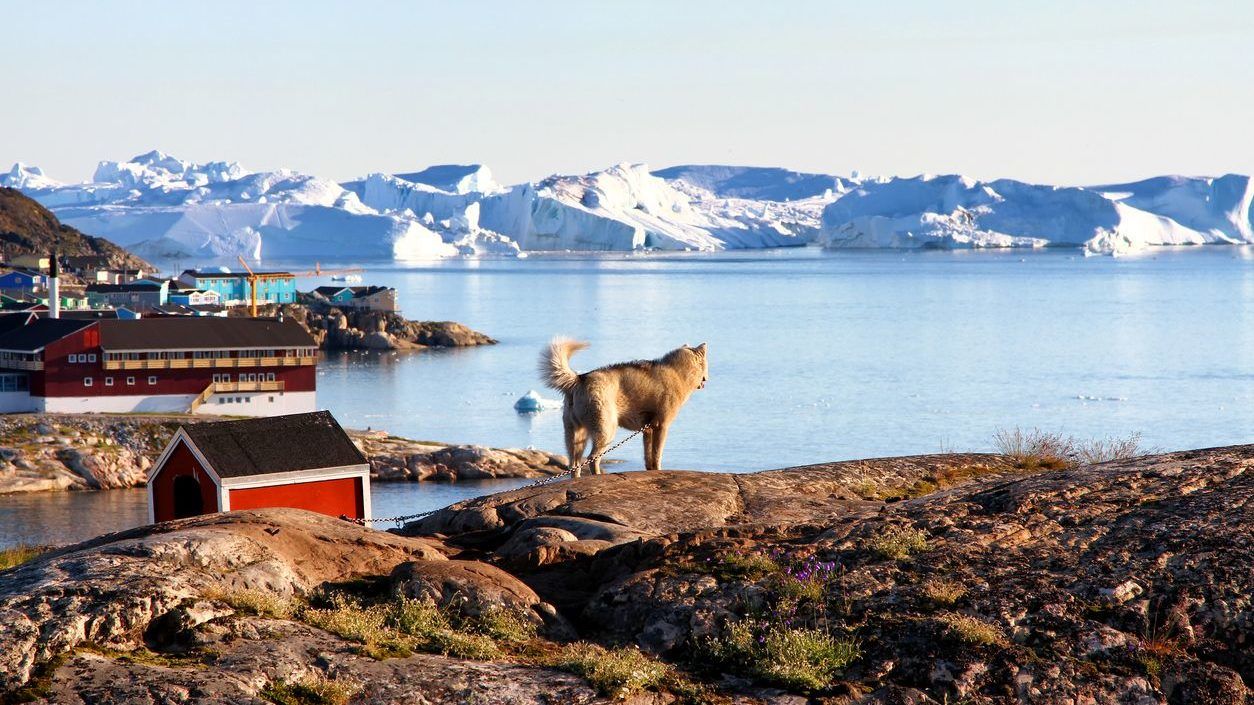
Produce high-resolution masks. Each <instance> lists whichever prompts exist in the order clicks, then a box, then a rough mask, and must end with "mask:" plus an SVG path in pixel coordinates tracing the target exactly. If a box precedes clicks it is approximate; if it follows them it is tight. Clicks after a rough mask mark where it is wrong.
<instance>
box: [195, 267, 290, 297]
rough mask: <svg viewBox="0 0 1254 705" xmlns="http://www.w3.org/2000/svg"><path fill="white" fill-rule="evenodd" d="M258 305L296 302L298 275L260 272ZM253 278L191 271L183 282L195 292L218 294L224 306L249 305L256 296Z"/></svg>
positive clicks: (222, 272)
mask: <svg viewBox="0 0 1254 705" xmlns="http://www.w3.org/2000/svg"><path fill="white" fill-rule="evenodd" d="M255 274H256V275H257V276H258V277H259V281H258V282H257V303H259V304H290V303H293V302H295V301H296V276H295V275H294V274H292V273H290V272H256V273H255ZM248 280H249V275H248V274H247V273H245V272H224V271H212V270H208V271H200V270H195V269H189V270H187V271H185V272H183V273H182V274H180V275H179V282H180V283H181V284H184V285H186V286H189V287H191V288H193V289H203V290H205V291H214V292H217V293H218V295H219V297H221V300H222V303H223V304H224V305H228V306H229V305H232V304H244V303H248V302H249V301H250V299H251V297H252V288H251V287H250V286H249V281H248Z"/></svg>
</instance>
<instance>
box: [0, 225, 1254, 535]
mask: <svg viewBox="0 0 1254 705" xmlns="http://www.w3.org/2000/svg"><path fill="white" fill-rule="evenodd" d="M295 264H296V263H283V262H267V266H271V265H274V266H288V265H293V266H295ZM357 264H360V265H362V266H364V267H366V268H367V269H368V272H367V274H366V275H365V277H366V280H367V282H368V283H372V284H386V285H391V286H395V287H396V288H397V289H398V291H399V293H400V302H401V305H402V307H403V309H404V313H405V314H406V315H407V316H408V317H410V318H418V319H441V320H444V319H447V320H456V321H461V322H463V323H465V324H467V325H469V326H471V327H473V328H476V329H478V330H481V331H483V332H485V333H487V334H489V335H492V336H494V337H496V338H498V339H500V341H501V344H500V345H498V346H493V347H489V348H478V349H469V350H457V351H442V352H411V353H382V354H380V353H349V354H333V355H329V356H328V357H327V358H326V359H325V360H324V361H323V363H322V364H321V366H320V368H319V373H318V374H319V377H318V397H319V403H320V405H322V406H324V407H326V408H328V409H331V410H332V411H333V412H335V414H336V415H337V416H338V417H339V418H340V420H341V422H342V423H344V424H345V425H347V426H355V427H362V428H364V427H373V428H383V429H387V430H388V431H391V432H393V433H397V434H400V435H405V436H409V437H413V438H420V439H434V440H440V441H448V442H458V443H480V444H488V445H498V446H529V445H530V446H536V447H540V448H545V449H552V450H560V449H561V444H562V433H561V414H560V412H546V413H542V414H539V415H535V416H520V415H518V414H517V413H515V412H514V410H513V408H512V405H513V402H514V400H515V399H517V398H518V397H519V396H521V395H522V394H524V393H525V392H526V391H527V390H529V389H533V388H539V382H538V380H537V376H536V372H535V367H536V358H537V355H538V353H539V351H540V349H541V348H542V346H543V345H544V344H545V342H546V341H547V340H548V339H549V338H550V337H551V336H553V335H555V334H566V335H572V336H576V337H580V338H583V339H586V340H589V341H591V342H592V347H591V348H590V349H588V350H586V351H584V352H582V353H580V354H579V355H577V356H576V357H575V358H574V366H575V368H576V369H579V370H586V369H589V368H591V367H594V366H597V365H601V364H605V363H608V362H613V361H618V360H623V359H631V358H639V357H654V356H657V355H660V354H662V353H664V352H666V351H667V350H669V349H671V348H673V347H675V346H678V345H680V344H683V343H691V344H694V345H695V344H696V343H700V342H703V341H704V342H709V344H710V347H711V351H710V354H711V358H710V383H709V385H708V386H707V387H706V389H704V390H702V391H699V392H697V393H696V394H695V395H694V396H693V398H692V400H691V402H690V403H689V404H688V406H687V407H686V408H685V409H684V410H683V412H682V413H681V414H680V417H679V419H678V421H677V423H676V425H675V427H674V428H673V429H672V431H671V434H670V440H669V442H668V445H667V449H666V456H665V465H666V466H667V467H670V468H694V469H709V470H731V471H749V470H757V469H761V468H769V467H780V466H785V465H794V464H801V463H810V462H818V461H824V460H834V459H842V458H856V457H867V456H876V455H890V454H902V453H916V452H935V451H938V450H941V449H958V450H966V449H972V450H980V449H988V448H989V447H990V442H991V439H992V436H993V434H994V433H995V432H996V431H997V429H999V428H1004V427H1012V426H1016V425H1018V426H1024V427H1040V428H1043V429H1048V430H1055V431H1062V432H1066V433H1070V434H1075V435H1077V436H1084V437H1096V436H1107V435H1123V434H1128V433H1132V432H1141V433H1142V434H1143V437H1144V440H1145V443H1147V444H1148V445H1151V446H1157V447H1161V448H1164V449H1171V448H1186V447H1200V446H1207V445H1216V444H1225V443H1241V442H1246V441H1250V440H1254V432H1251V431H1250V430H1249V429H1251V428H1254V405H1252V404H1251V401H1254V347H1252V346H1251V343H1254V326H1252V325H1251V323H1254V321H1251V317H1252V316H1254V252H1252V251H1251V250H1250V249H1248V248H1210V249H1206V250H1191V251H1163V252H1158V253H1156V254H1155V255H1153V256H1145V257H1136V258H1118V259H1114V258H1107V257H1101V258H1084V257H1082V256H1079V255H1078V254H1076V253H1075V252H1071V251H1051V252H1038V253H1028V254H1024V253H996V252H967V253H946V252H919V253H901V252H879V253H872V252H865V253H859V252H855V253H836V254H832V253H823V252H820V251H818V250H815V249H793V250H781V251H775V252H766V253H763V252H753V253H743V254H741V253H737V254H729V255H713V256H712V255H692V256H684V255H678V256H657V255H649V256H633V255H622V256H603V257H573V256H572V257H536V256H533V257H531V258H529V259H525V260H455V261H450V262H439V263H422V264H414V265H404V264H394V263H390V262H389V263H377V262H361V263H357ZM323 265H324V266H327V265H328V263H326V262H324V263H323ZM301 266H302V268H304V267H303V265H301ZM318 283H329V282H328V281H326V280H325V279H323V280H318V281H313V280H310V281H308V282H302V288H304V287H307V286H312V285H314V284H318ZM542 391H543V390H542ZM544 393H545V394H546V395H550V396H551V395H552V393H550V392H544ZM616 457H618V458H621V459H623V460H624V461H626V462H625V463H624V464H623V465H622V466H619V467H620V468H626V469H633V468H638V467H639V466H640V449H639V444H638V443H636V442H633V443H631V444H629V445H628V446H626V447H624V448H623V449H622V450H620V451H619V452H618V453H616ZM511 486H512V485H511ZM498 488H500V486H497V485H494V486H490V487H489V486H484V485H472V484H462V485H454V486H447V485H436V484H425V483H424V484H422V485H416V484H404V485H389V486H384V485H380V486H377V487H376V490H375V505H376V510H375V513H376V514H377V515H385V514H391V513H404V512H405V511H420V510H421V509H423V508H429V507H433V506H442V505H443V504H445V503H447V502H449V501H453V500H455V499H460V498H462V497H464V496H466V495H468V494H478V493H482V492H485V491H497V489H498ZM106 494H107V493H106ZM106 494H101V495H98V497H100V499H95V497H97V495H91V496H86V495H83V496H75V497H72V498H64V497H60V498H53V497H41V498H22V499H18V500H14V499H13V498H0V517H3V519H4V520H3V528H0V541H4V540H9V541H12V540H13V539H12V538H11V537H12V536H15V535H16V536H18V538H25V539H26V540H41V538H42V537H45V536H49V537H51V536H62V535H64V531H66V529H64V525H65V519H66V517H72V516H75V515H76V513H77V512H79V511H80V510H79V509H77V508H78V507H80V506H81V507H87V506H89V505H90V506H91V507H92V508H93V511H94V508H95V507H97V506H99V507H104V506H105V505H106V504H108V506H109V510H108V511H109V512H113V511H114V510H113V504H114V503H117V502H122V501H123V500H120V499H104V497H105V496H106ZM136 496H139V500H136V501H134V502H133V504H134V506H135V507H137V509H134V510H131V511H129V513H128V512H126V511H121V510H118V511H117V512H116V515H117V516H119V517H121V516H126V517H128V518H127V519H125V520H122V519H119V520H118V523H119V524H124V523H127V522H130V523H134V522H135V521H142V517H143V511H142V496H140V495H136ZM96 502H98V503H99V504H93V503H96ZM18 506H20V507H22V508H21V509H14V507H18ZM393 508H395V510H394V509H393ZM96 514H97V515H98V516H99V515H104V514H106V512H105V511H100V512H96ZM93 520H94V521H95V520H99V521H104V518H103V517H101V518H99V519H93ZM51 526H57V527H61V528H57V529H51V528H48V529H45V528H43V527H51ZM98 529H99V527H98V526H96V525H92V526H91V527H89V528H85V529H84V530H85V531H97V530H98ZM53 532H62V533H53Z"/></svg>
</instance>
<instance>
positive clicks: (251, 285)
mask: <svg viewBox="0 0 1254 705" xmlns="http://www.w3.org/2000/svg"><path fill="white" fill-rule="evenodd" d="M236 259H238V260H239V263H240V264H241V265H243V267H244V271H245V272H248V296H249V308H250V313H251V314H252V317H253V318H256V317H257V283H258V282H260V281H263V280H269V279H287V278H288V277H320V276H322V275H324V274H356V273H358V272H364V271H366V270H364V269H362V268H361V267H347V268H344V269H323V268H322V264H321V263H318V262H314V269H313V271H312V272H262V273H261V274H257V273H255V272H253V270H252V267H249V266H248V263H247V262H245V261H244V257H243V256H242V255H236Z"/></svg>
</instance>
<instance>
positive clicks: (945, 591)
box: [923, 578, 967, 607]
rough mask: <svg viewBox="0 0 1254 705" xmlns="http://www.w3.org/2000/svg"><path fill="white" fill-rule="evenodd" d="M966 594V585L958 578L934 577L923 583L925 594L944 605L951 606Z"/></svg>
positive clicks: (934, 601) (938, 603)
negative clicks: (958, 580)
mask: <svg viewBox="0 0 1254 705" xmlns="http://www.w3.org/2000/svg"><path fill="white" fill-rule="evenodd" d="M966 594H967V589H966V587H964V586H963V585H962V583H959V582H957V581H956V580H946V579H944V578H933V579H931V580H928V581H927V582H925V583H923V596H924V597H926V598H927V599H929V600H931V601H932V603H934V604H937V605H940V606H942V607H949V606H950V605H952V604H954V603H955V602H957V601H958V600H961V599H962V598H963V597H964V596H965V595H966Z"/></svg>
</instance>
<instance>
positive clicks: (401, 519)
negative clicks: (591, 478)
mask: <svg viewBox="0 0 1254 705" xmlns="http://www.w3.org/2000/svg"><path fill="white" fill-rule="evenodd" d="M652 427H653V424H648V423H647V424H645V425H643V426H641V427H640V428H639V429H638V430H636V431H632V432H631V433H630V434H628V435H627V437H626V438H624V439H623V440H621V441H619V442H617V443H615V444H614V445H612V446H610V447H609V448H606V449H605V450H603V451H601V452H600V453H596V454H594V455H590V456H588V457H586V458H584V459H583V460H580V461H579V462H578V463H576V464H574V465H572V466H571V467H570V468H568V469H566V470H563V471H562V472H559V473H558V474H556V475H552V476H550V477H543V478H540V479H539V480H536V481H535V482H532V483H530V484H526V485H523V486H522V487H517V488H515V489H516V490H527V489H531V488H532V487H543V486H545V485H548V484H550V483H553V482H557V481H558V480H563V479H566V478H567V477H573V476H574V474H575V472H576V471H578V472H583V469H584V468H586V467H588V466H589V465H591V464H593V463H595V462H596V461H598V460H600V459H601V458H603V457H605V456H606V455H607V454H608V453H610V452H612V451H615V450H617V449H619V448H621V447H622V446H623V444H624V443H626V442H627V441H630V440H631V439H633V438H635V437H636V436H639V435H640V434H642V433H644V432H645V431H648V430H649V429H650V428H652ZM451 506H453V505H451V504H450V505H449V507H451ZM445 509H448V507H441V508H439V509H432V510H431V511H427V512H419V513H417V514H403V515H401V516H395V517H378V518H375V519H354V518H353V517H350V516H348V515H346V514H341V515H340V518H341V519H343V520H344V521H351V522H353V523H354V524H358V525H360V526H365V525H366V524H373V523H382V522H387V521H394V522H396V525H397V526H398V527H399V526H403V525H404V523H405V522H406V521H409V520H411V519H421V518H423V517H429V516H431V515H432V514H435V513H436V512H441V511H444V510H445Z"/></svg>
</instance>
